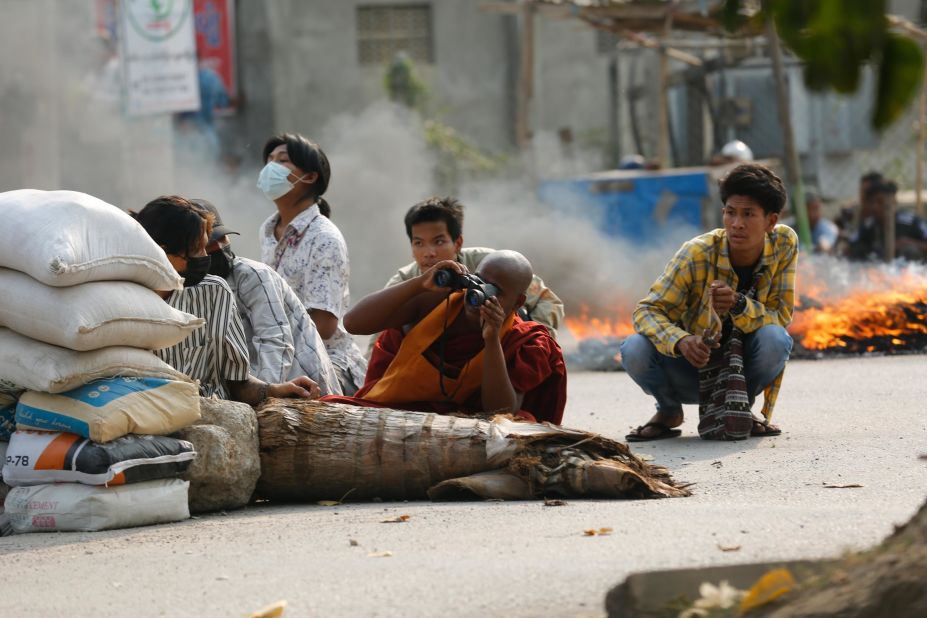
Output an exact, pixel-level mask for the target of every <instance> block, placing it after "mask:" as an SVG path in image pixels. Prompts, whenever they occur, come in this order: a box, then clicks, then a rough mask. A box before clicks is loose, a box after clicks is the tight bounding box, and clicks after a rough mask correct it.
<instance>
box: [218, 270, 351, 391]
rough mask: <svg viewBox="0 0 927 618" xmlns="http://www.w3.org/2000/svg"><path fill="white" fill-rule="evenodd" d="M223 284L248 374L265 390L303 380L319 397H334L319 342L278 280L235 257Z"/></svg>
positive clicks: (335, 385)
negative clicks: (230, 296) (237, 321)
mask: <svg viewBox="0 0 927 618" xmlns="http://www.w3.org/2000/svg"><path fill="white" fill-rule="evenodd" d="M227 281H228V284H229V286H230V287H231V288H232V292H234V294H235V301H236V304H237V305H238V315H239V316H240V317H241V321H242V324H243V325H244V329H245V339H246V341H247V342H248V353H249V357H250V359H251V374H252V375H253V376H255V377H256V378H258V379H260V380H264V381H265V382H270V383H271V384H275V383H279V382H286V381H287V380H292V379H294V378H298V377H299V376H309V377H310V378H312V379H313V380H315V381H316V382H317V383H318V385H319V388H321V389H322V394H323V395H340V394H341V384H340V383H339V381H338V374H337V373H335V368H334V367H333V366H332V362H331V360H330V359H329V357H328V352H326V351H325V344H324V343H323V342H322V337H321V336H319V331H318V330H317V329H316V327H315V323H314V322H313V321H312V320H311V319H310V318H309V313H308V312H307V311H306V308H305V307H304V306H303V304H302V302H300V300H299V298H298V297H297V296H296V293H295V292H293V289H292V288H291V287H290V286H289V285H288V284H287V282H286V281H284V280H283V277H281V276H280V275H278V274H277V272H276V271H275V270H274V269H273V268H271V267H270V266H268V265H267V264H262V263H261V262H255V261H254V260H249V259H247V258H242V257H236V258H235V259H234V261H233V262H232V270H231V273H230V274H229V277H228V279H227Z"/></svg>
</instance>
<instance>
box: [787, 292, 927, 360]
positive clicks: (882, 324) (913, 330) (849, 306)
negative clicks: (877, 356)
mask: <svg viewBox="0 0 927 618" xmlns="http://www.w3.org/2000/svg"><path fill="white" fill-rule="evenodd" d="M918 308H919V310H918ZM789 332H791V333H792V336H796V337H798V338H800V341H801V345H802V346H804V347H805V348H807V349H809V350H828V349H832V348H846V347H848V345H849V343H850V342H856V341H865V340H867V339H874V338H883V339H886V340H887V341H888V342H890V343H891V344H892V345H895V346H900V345H904V344H905V341H904V340H903V339H900V338H899V337H904V336H910V335H913V334H924V335H927V285H924V286H922V287H920V288H917V289H913V290H904V291H902V290H889V291H887V292H875V293H870V292H864V291H861V292H855V293H853V294H850V295H849V296H847V297H845V298H842V299H840V300H838V301H837V302H835V303H833V304H829V305H826V306H823V307H820V308H817V307H810V308H807V309H803V310H800V311H796V312H795V316H794V319H793V321H792V325H791V326H790V327H789ZM874 349H875V346H872V345H868V346H866V350H867V351H870V352H871V351H873V350H874Z"/></svg>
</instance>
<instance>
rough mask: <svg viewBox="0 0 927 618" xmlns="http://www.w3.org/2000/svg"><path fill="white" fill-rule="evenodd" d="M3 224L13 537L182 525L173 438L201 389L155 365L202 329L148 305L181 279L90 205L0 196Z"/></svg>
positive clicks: (3, 423)
mask: <svg viewBox="0 0 927 618" xmlns="http://www.w3.org/2000/svg"><path fill="white" fill-rule="evenodd" d="M0 212H2V213H3V215H4V225H3V226H0V392H3V393H5V395H4V396H3V397H0V440H4V439H5V438H6V439H8V440H9V443H8V444H3V448H4V449H5V451H6V454H5V457H4V458H3V462H4V465H3V479H4V482H5V483H6V485H9V486H11V487H12V489H10V490H9V493H8V494H7V496H6V499H5V502H4V505H5V511H6V512H5V517H6V518H8V521H9V524H10V525H11V526H12V529H13V530H14V531H15V532H34V531H65V530H81V531H91V530H103V529H108V528H121V527H128V526H138V525H146V524H154V523H162V522H167V521H177V520H181V519H185V518H187V517H189V511H188V507H187V499H188V496H187V492H188V487H189V484H188V483H187V482H186V481H184V480H181V479H179V478H178V477H179V476H181V475H182V474H183V473H184V472H185V471H186V470H187V468H188V467H189V466H190V463H191V461H192V460H193V459H194V457H195V456H196V454H195V452H194V448H193V445H192V444H191V443H190V442H187V441H184V440H179V439H176V438H173V437H170V436H169V434H172V433H174V432H176V431H178V430H180V429H183V428H185V427H187V426H188V425H190V424H192V423H193V422H195V421H196V420H197V419H198V418H199V416H200V412H199V389H198V386H197V385H196V384H195V383H194V382H193V381H191V380H190V379H189V378H188V377H186V376H184V375H182V374H180V373H178V372H177V371H175V370H174V369H172V368H171V367H169V366H168V365H166V364H165V363H163V362H162V361H161V360H160V359H158V357H157V356H155V355H154V353H153V352H152V351H153V350H157V349H160V348H165V347H169V346H173V345H176V344H177V343H179V342H181V341H182V340H183V339H185V338H186V337H187V336H188V335H189V334H190V333H191V332H193V331H194V330H195V329H197V328H199V327H201V326H202V324H203V323H204V321H203V320H202V319H200V318H198V317H196V316H192V315H189V314H186V313H183V312H181V311H177V310H176V309H173V308H172V307H170V306H169V305H168V304H167V303H165V302H164V300H163V298H162V297H161V296H160V295H159V294H158V292H159V291H161V292H167V291H172V290H176V289H180V288H181V286H182V279H181V278H180V277H179V276H178V275H177V273H176V272H175V271H174V269H173V267H172V266H171V264H170V262H169V261H168V259H167V256H166V255H165V254H164V251H163V250H162V249H161V248H160V247H158V245H157V244H155V243H154V241H152V240H151V238H150V237H149V236H148V233H147V232H146V231H145V230H144V229H143V228H142V227H141V226H140V225H139V224H138V223H137V222H136V221H135V220H134V219H132V218H131V217H130V216H129V215H128V214H126V213H125V212H123V211H122V210H120V209H119V208H117V207H115V206H112V205H110V204H107V203H105V202H103V201H101V200H98V199H96V198H94V197H92V196H89V195H86V194H83V193H77V192H73V191H37V190H21V191H10V192H7V193H0ZM12 396H15V400H14V399H13V397H12ZM11 430H14V431H11Z"/></svg>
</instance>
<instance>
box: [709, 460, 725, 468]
mask: <svg viewBox="0 0 927 618" xmlns="http://www.w3.org/2000/svg"><path fill="white" fill-rule="evenodd" d="M711 465H713V466H714V467H715V468H720V467H721V466H723V465H724V464H723V463H721V462H720V461H713V462H711Z"/></svg>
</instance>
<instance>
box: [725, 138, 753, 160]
mask: <svg viewBox="0 0 927 618" xmlns="http://www.w3.org/2000/svg"><path fill="white" fill-rule="evenodd" d="M721 155H722V156H725V157H729V158H731V159H733V160H735V161H743V162H747V161H753V151H752V150H750V147H749V146H747V145H746V144H744V143H743V142H742V141H740V140H739V139H735V140H734V141H733V142H728V143H726V144H725V145H724V148H722V149H721Z"/></svg>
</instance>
